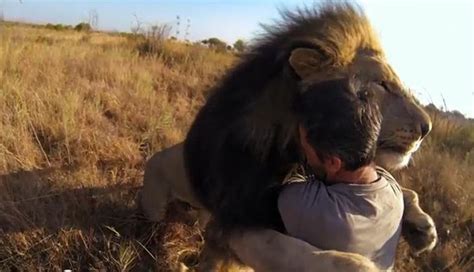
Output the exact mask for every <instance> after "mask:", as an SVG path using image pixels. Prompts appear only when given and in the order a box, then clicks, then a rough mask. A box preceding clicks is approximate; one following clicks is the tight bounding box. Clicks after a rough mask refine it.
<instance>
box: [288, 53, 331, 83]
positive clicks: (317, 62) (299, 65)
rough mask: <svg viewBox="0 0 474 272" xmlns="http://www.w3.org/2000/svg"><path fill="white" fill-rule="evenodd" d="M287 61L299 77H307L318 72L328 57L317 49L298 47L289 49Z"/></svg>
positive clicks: (325, 63)
mask: <svg viewBox="0 0 474 272" xmlns="http://www.w3.org/2000/svg"><path fill="white" fill-rule="evenodd" d="M288 62H289V63H290V66H291V67H292V68H293V70H294V71H295V73H296V74H297V75H298V76H299V77H300V78H301V79H307V78H308V77H310V76H311V75H314V74H316V73H318V72H320V71H321V70H322V68H324V66H326V65H327V63H328V59H327V57H326V56H324V55H323V54H322V53H321V52H319V51H318V50H317V49H312V48H304V47H300V48H296V49H293V51H291V53H290V57H289V59H288Z"/></svg>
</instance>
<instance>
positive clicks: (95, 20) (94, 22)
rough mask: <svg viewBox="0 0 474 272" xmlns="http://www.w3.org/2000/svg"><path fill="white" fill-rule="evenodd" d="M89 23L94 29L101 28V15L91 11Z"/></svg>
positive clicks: (93, 10)
mask: <svg viewBox="0 0 474 272" xmlns="http://www.w3.org/2000/svg"><path fill="white" fill-rule="evenodd" d="M88 23H89V25H90V26H91V27H92V28H94V29H97V27H98V26H99V13H97V10H95V9H91V10H89V18H88Z"/></svg>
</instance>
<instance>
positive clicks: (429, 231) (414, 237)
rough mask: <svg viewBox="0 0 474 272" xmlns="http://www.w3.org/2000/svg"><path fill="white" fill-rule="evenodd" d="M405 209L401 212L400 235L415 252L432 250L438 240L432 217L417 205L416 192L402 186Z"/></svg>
mask: <svg viewBox="0 0 474 272" xmlns="http://www.w3.org/2000/svg"><path fill="white" fill-rule="evenodd" d="M402 191H403V200H404V204H405V211H404V213H403V222H402V235H403V237H404V238H405V240H406V241H407V242H408V244H409V245H410V247H411V248H412V249H413V250H414V251H415V254H417V255H418V254H420V253H422V252H425V251H430V250H432V249H433V248H434V247H435V245H436V242H437V241H438V234H437V233H436V226H435V224H434V221H433V219H432V218H431V216H429V215H428V214H427V213H425V212H424V211H423V210H422V209H421V208H420V205H419V201H418V194H417V193H416V192H415V191H413V190H409V189H405V188H402Z"/></svg>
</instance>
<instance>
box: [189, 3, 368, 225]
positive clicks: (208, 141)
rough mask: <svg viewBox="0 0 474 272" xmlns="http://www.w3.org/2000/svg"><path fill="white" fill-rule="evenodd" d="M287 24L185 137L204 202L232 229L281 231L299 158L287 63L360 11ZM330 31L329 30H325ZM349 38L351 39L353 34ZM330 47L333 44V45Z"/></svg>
mask: <svg viewBox="0 0 474 272" xmlns="http://www.w3.org/2000/svg"><path fill="white" fill-rule="evenodd" d="M282 16H283V20H282V23H280V24H277V25H276V26H273V27H264V28H265V30H266V32H267V34H266V35H264V36H263V37H262V38H261V39H260V40H258V42H257V43H256V45H255V46H254V47H253V48H252V49H251V50H250V51H249V52H248V53H247V54H245V55H244V56H243V57H242V59H241V61H240V63H239V64H238V65H237V66H236V67H235V68H234V69H232V70H231V71H230V72H229V73H228V74H227V75H226V77H225V78H224V79H223V80H222V81H221V83H220V84H219V85H218V86H217V87H216V88H215V89H214V90H213V92H212V94H211V95H210V97H209V98H208V101H207V102H206V104H205V105H204V106H203V108H202V109H201V110H200V112H199V113H198V115H197V116H196V119H195V121H194V123H193V125H192V126H191V129H190V131H189V133H188V135H187V138H186V140H185V147H184V157H185V165H186V170H187V173H188V176H189V179H190V181H191V183H192V185H193V188H194V191H195V193H196V195H197V197H198V198H199V200H200V201H201V202H202V204H203V205H204V206H205V207H206V208H207V209H208V210H209V211H210V212H211V213H212V214H213V215H214V217H215V219H216V220H217V221H218V222H219V223H220V224H221V225H223V226H224V227H225V228H235V227H257V226H258V227H260V226H261V227H273V228H278V226H280V219H279V215H278V211H277V203H276V198H277V196H278V189H279V185H280V184H281V182H282V180H283V177H284V176H285V174H286V173H287V171H288V170H289V167H291V164H292V163H294V162H297V161H299V160H300V156H299V152H298V150H299V149H298V146H297V144H296V135H297V130H296V126H297V123H298V111H297V109H298V97H299V95H298V87H299V81H300V79H299V78H298V76H297V75H296V74H295V73H294V72H293V71H292V69H291V68H290V67H289V65H288V57H289V55H290V52H291V50H292V49H294V48H296V47H310V48H314V49H316V50H318V49H320V46H321V45H320V44H318V45H317V46H315V44H314V43H313V42H312V40H314V39H320V38H321V37H320V36H321V35H322V34H321V32H318V31H316V30H317V29H320V28H321V26H322V25H323V23H325V22H327V21H328V20H329V21H331V20H332V21H333V22H336V21H337V20H340V22H339V21H337V22H336V23H335V24H337V25H338V27H340V28H341V29H342V30H344V29H345V26H346V25H347V26H348V27H347V28H348V29H347V31H349V32H350V30H351V29H350V27H349V26H350V25H351V23H352V21H354V20H359V21H360V20H361V19H360V18H362V17H361V15H360V11H359V9H357V8H354V7H352V6H350V5H348V4H337V5H334V4H331V5H324V6H322V7H316V8H314V9H304V10H298V11H297V12H294V13H291V12H284V13H283V14H282ZM322 32H324V31H322ZM349 35H350V34H349ZM328 46H331V44H330V43H329V44H328Z"/></svg>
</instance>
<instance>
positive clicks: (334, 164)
mask: <svg viewBox="0 0 474 272" xmlns="http://www.w3.org/2000/svg"><path fill="white" fill-rule="evenodd" d="M324 166H325V168H326V171H327V172H328V173H331V174H334V173H337V172H339V171H340V170H342V167H343V165H342V161H341V159H340V158H339V157H337V156H333V155H331V156H328V157H327V158H326V160H324Z"/></svg>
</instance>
